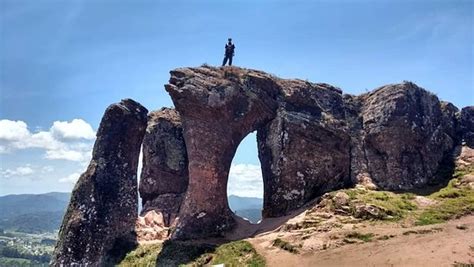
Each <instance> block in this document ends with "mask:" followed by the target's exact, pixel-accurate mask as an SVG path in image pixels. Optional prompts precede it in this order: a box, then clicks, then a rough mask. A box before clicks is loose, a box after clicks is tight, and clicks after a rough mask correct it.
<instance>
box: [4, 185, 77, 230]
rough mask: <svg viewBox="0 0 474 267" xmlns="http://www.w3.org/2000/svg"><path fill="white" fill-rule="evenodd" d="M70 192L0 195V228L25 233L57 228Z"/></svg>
mask: <svg viewBox="0 0 474 267" xmlns="http://www.w3.org/2000/svg"><path fill="white" fill-rule="evenodd" d="M70 196H71V194H70V193H60V192H51V193H46V194H38V195H34V194H21V195H7V196H2V197H0V211H1V212H0V228H2V229H5V230H10V231H18V232H25V233H42V232H52V231H55V230H58V229H59V226H60V225H61V221H62V218H63V215H64V212H65V211H66V208H67V205H68V203H69V198H70Z"/></svg>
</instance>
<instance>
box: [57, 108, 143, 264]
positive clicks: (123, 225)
mask: <svg viewBox="0 0 474 267" xmlns="http://www.w3.org/2000/svg"><path fill="white" fill-rule="evenodd" d="M147 112H148V111H147V110H146V109H145V108H144V107H143V106H141V105H140V104H139V103H137V102H135V101H133V100H131V99H126V100H122V101H121V102H120V103H118V104H113V105H110V106H109V107H108V108H107V110H106V111H105V114H104V116H103V118H102V121H101V123H100V127H99V130H98V132H97V140H96V142H95V145H94V150H93V153H92V160H91V162H90V164H89V167H88V168H87V170H86V171H85V172H84V173H83V174H82V175H81V177H80V178H79V180H78V182H77V183H76V186H75V187H74V190H73V192H72V196H71V201H70V203H69V206H68V209H67V212H66V215H65V216H64V219H63V223H62V226H61V230H60V233H59V240H58V242H57V244H56V248H55V252H54V256H53V259H52V262H51V265H53V266H73V265H78V266H102V265H103V264H104V263H105V261H106V260H107V258H108V255H109V250H110V249H111V248H112V246H113V245H114V243H115V242H116V241H119V240H122V239H126V238H129V237H130V238H132V240H131V241H132V242H133V236H131V235H132V233H133V230H134V226H135V220H136V218H137V204H138V203H137V200H138V195H137V166H138V157H139V152H140V145H141V142H142V138H143V135H144V133H145V128H146V121H147V117H146V114H147Z"/></svg>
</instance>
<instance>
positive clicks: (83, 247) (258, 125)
mask: <svg viewBox="0 0 474 267" xmlns="http://www.w3.org/2000/svg"><path fill="white" fill-rule="evenodd" d="M165 88H166V90H167V91H168V92H169V94H170V95H171V98H172V100H173V102H174V105H175V108H176V110H174V109H167V108H164V109H161V110H159V111H155V112H152V113H150V114H149V116H148V120H147V119H146V118H145V114H146V110H145V109H144V108H143V107H141V106H140V105H139V104H137V103H135V102H133V101H131V100H126V101H123V102H121V103H120V104H116V105H112V106H111V107H109V109H108V110H107V112H106V114H105V115H104V118H103V120H102V123H101V128H100V129H99V133H98V139H97V142H96V146H95V148H94V156H93V159H92V161H91V164H90V166H89V168H88V170H87V171H86V173H84V174H83V175H82V176H81V178H80V180H79V182H78V184H77V185H76V188H75V191H74V194H73V198H72V200H71V204H70V207H69V210H68V213H67V215H66V217H65V219H64V223H63V226H62V229H61V236H60V241H59V242H58V246H57V248H56V256H55V259H54V260H53V263H54V264H60V263H64V264H65V265H68V264H72V263H78V264H89V263H91V264H95V263H102V262H103V261H104V258H105V257H106V256H107V251H108V250H109V249H110V248H111V246H112V245H113V243H114V242H116V240H117V239H118V238H122V237H123V236H124V235H126V234H128V233H129V232H130V231H131V229H132V228H133V225H134V224H135V223H136V228H135V229H136V230H137V232H138V236H139V239H142V240H156V239H163V238H167V237H168V235H169V233H170V232H173V233H172V237H173V238H175V239H193V238H207V237H212V236H219V235H221V234H223V233H224V232H226V231H227V230H229V229H231V228H232V227H233V226H234V225H235V218H234V215H233V213H232V212H231V210H230V209H229V206H228V203H227V192H226V191H227V179H228V174H229V169H230V165H231V161H232V159H233V157H234V154H235V151H236V149H237V146H238V145H239V143H240V142H241V141H242V139H243V138H244V137H245V136H246V135H247V134H249V133H250V132H253V131H257V143H258V152H259V159H260V163H261V166H262V175H263V182H264V208H263V217H278V216H282V215H286V214H288V213H289V212H291V211H294V210H296V209H298V208H300V207H302V206H303V205H305V204H307V203H308V202H310V201H312V200H314V199H315V198H316V197H318V196H321V195H323V194H324V193H325V192H329V191H333V190H336V189H340V188H345V187H350V186H354V185H358V187H359V188H363V190H367V189H377V188H378V189H383V190H411V189H414V188H418V187H423V186H426V185H429V184H434V183H438V182H440V181H441V180H442V179H444V178H445V177H446V174H449V172H450V171H452V168H453V166H454V164H453V159H452V154H453V149H454V147H455V146H456V145H459V144H460V143H461V140H464V142H465V143H466V144H467V145H468V146H472V143H473V138H474V129H473V125H474V119H473V118H474V116H473V113H474V108H473V107H467V108H464V109H463V110H462V111H461V112H458V110H457V108H456V107H455V106H454V105H452V104H450V103H447V102H441V101H439V100H438V98H437V97H436V96H435V95H433V94H431V93H429V92H428V91H426V90H424V89H423V88H420V87H418V86H417V85H415V84H413V83H411V82H404V83H401V84H393V85H386V86H383V87H380V88H378V89H376V90H374V91H372V92H370V93H366V94H363V95H359V96H352V95H343V94H342V91H341V90H340V89H338V88H336V87H333V86H331V85H328V84H323V83H310V82H307V81H302V80H297V79H280V78H277V77H274V76H273V75H270V74H266V73H264V72H261V71H256V70H249V69H241V68H236V67H222V68H214V67H209V66H203V67H199V68H181V69H176V70H173V71H171V78H170V81H169V84H167V85H165ZM146 121H148V124H147V127H146V134H145V137H144V139H143V170H142V175H141V180H140V189H139V191H140V195H141V197H142V201H143V203H142V204H143V211H142V214H141V216H140V217H137V214H136V181H135V177H134V175H135V171H136V161H137V158H138V151H139V147H140V144H141V138H142V137H143V134H144V129H145V123H146ZM465 183H470V180H469V181H465ZM323 199H324V198H323ZM331 201H332V200H331ZM333 202H334V203H336V204H335V205H340V206H341V207H342V206H347V205H345V204H344V203H345V202H347V196H345V195H343V194H339V195H337V196H336V198H335V199H334V201H333ZM331 203H332V202H331ZM359 204H360V205H359ZM339 210H341V212H347V211H345V208H340V209H339ZM352 211H354V212H356V214H358V215H357V216H359V217H367V218H369V217H373V218H375V217H380V216H385V215H387V214H385V211H383V210H382V209H380V208H378V209H376V208H375V207H373V206H370V205H364V203H358V204H357V205H356V206H354V209H353V210H352ZM352 211H351V212H352ZM384 214H385V215H384ZM388 215H389V214H388ZM137 218H138V219H137ZM135 219H136V222H135ZM172 230H173V231H172ZM74 239H75V240H74ZM73 240H74V241H73Z"/></svg>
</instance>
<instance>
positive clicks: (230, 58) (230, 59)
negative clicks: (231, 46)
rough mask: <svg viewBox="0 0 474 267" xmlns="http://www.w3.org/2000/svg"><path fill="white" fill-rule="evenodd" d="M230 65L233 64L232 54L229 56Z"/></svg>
mask: <svg viewBox="0 0 474 267" xmlns="http://www.w3.org/2000/svg"><path fill="white" fill-rule="evenodd" d="M229 66H232V56H230V57H229Z"/></svg>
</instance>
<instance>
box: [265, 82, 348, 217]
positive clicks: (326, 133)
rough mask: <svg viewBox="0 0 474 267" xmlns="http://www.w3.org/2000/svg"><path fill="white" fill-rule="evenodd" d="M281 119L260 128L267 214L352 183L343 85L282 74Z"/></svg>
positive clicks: (282, 211)
mask: <svg viewBox="0 0 474 267" xmlns="http://www.w3.org/2000/svg"><path fill="white" fill-rule="evenodd" d="M279 85H280V87H281V88H282V91H283V95H282V98H281V99H280V101H279V104H280V108H279V109H278V111H277V115H276V117H275V119H273V120H272V121H271V122H270V123H268V124H267V125H266V126H265V127H263V128H262V129H261V130H259V131H258V134H257V136H258V137H257V139H258V149H259V157H260V162H261V164H262V171H263V181H264V188H265V194H264V207H263V217H278V216H283V215H285V214H287V213H288V212H290V211H292V210H295V209H297V208H299V207H301V206H303V205H304V204H306V203H307V202H308V201H310V200H312V199H314V198H315V197H317V196H320V195H322V194H323V193H325V192H327V191H330V190H334V189H338V188H342V187H347V186H349V185H350V142H349V141H350V138H349V134H348V129H347V126H346V123H345V110H344V102H343V99H342V92H341V90H340V89H338V88H335V87H333V86H330V85H328V84H314V83H309V82H305V81H301V80H280V81H279Z"/></svg>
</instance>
